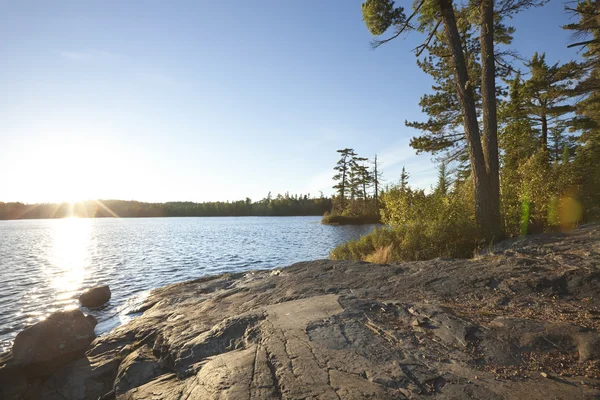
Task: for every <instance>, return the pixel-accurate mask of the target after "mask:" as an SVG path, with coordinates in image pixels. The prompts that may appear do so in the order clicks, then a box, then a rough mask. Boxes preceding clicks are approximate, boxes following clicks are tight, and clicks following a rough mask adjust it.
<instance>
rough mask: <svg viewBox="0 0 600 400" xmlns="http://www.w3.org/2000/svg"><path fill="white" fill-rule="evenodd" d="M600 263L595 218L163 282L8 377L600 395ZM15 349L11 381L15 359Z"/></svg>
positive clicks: (34, 390) (181, 386) (52, 393)
mask: <svg viewBox="0 0 600 400" xmlns="http://www.w3.org/2000/svg"><path fill="white" fill-rule="evenodd" d="M599 266H600V225H599V224H592V225H586V226H583V227H581V228H578V229H576V230H575V231H572V232H570V233H567V234H560V233H559V234H543V235H534V236H529V237H526V238H524V239H522V240H519V241H518V242H515V241H513V242H505V243H500V244H498V245H496V247H494V248H492V249H491V250H490V251H489V252H488V253H487V254H485V255H482V256H478V257H476V258H474V259H470V260H458V259H456V260H455V259H434V260H429V261H420V262H409V263H402V264H398V265H374V264H369V263H365V262H351V261H331V260H316V261H309V262H301V263H296V264H293V265H291V266H289V267H285V268H282V269H276V270H258V271H248V272H240V273H236V274H222V275H216V276H206V277H203V278H199V279H196V280H192V281H187V282H182V283H176V284H172V285H168V286H165V287H162V288H158V289H154V290H153V291H152V292H151V293H150V295H149V297H148V298H147V299H146V301H145V302H144V303H143V305H142V306H141V307H140V309H138V310H137V311H139V312H143V314H142V315H141V316H139V317H136V318H134V319H133V320H131V321H129V322H128V323H126V324H125V325H121V326H119V327H117V328H115V329H114V330H112V331H111V332H109V333H108V334H105V335H102V336H100V337H98V338H97V339H96V340H95V341H94V342H93V343H92V345H91V346H90V349H89V350H88V351H87V353H86V356H84V357H81V358H78V359H77V360H74V361H72V362H70V363H69V364H67V365H65V366H63V367H61V368H59V369H57V370H56V371H54V372H52V373H51V374H50V375H49V376H46V377H44V378H43V379H37V380H33V381H31V380H28V379H27V378H26V376H25V375H19V373H16V375H15V373H14V371H17V370H13V375H12V378H13V379H11V380H10V381H6V380H5V381H4V382H2V384H1V385H0V387H2V390H5V391H7V390H8V389H9V387H8V386H6V385H7V384H10V388H11V389H14V390H13V391H17V392H18V391H19V390H24V391H25V392H26V393H27V396H25V398H30V399H38V398H40V399H41V398H48V399H54V398H57V399H58V398H61V399H63V400H64V399H84V398H100V397H102V398H103V399H109V398H111V399H112V398H115V399H127V400H133V399H142V398H147V397H148V396H150V395H153V396H158V397H157V398H165V399H178V398H180V397H182V396H183V397H184V398H185V396H189V397H188V398H190V399H195V398H198V399H203V398H213V397H217V396H220V397H227V398H231V399H245V398H258V399H267V398H291V399H295V398H306V397H315V398H334V399H335V398H340V399H351V398H366V397H372V398H378V399H388V398H389V399H392V398H403V397H406V398H417V397H419V396H424V395H425V396H433V397H435V398H440V399H446V398H447V399H450V398H465V397H469V396H470V397H476V398H489V399H512V398H527V399H545V398H548V397H549V396H550V395H551V394H552V395H554V396H558V397H561V396H562V397H563V398H580V399H588V398H589V399H592V398H596V397H597V396H599V395H600V368H599V367H600V318H599V317H598V315H600V285H598V282H600V268H599ZM548 342H552V343H555V344H557V346H558V347H557V346H550V345H547V343H548ZM4 357H6V355H4ZM2 359H3V357H0V360H2ZM4 359H5V358H4ZM0 365H1V366H0V382H1V381H2V376H3V373H4V376H6V369H7V366H8V367H10V361H9V362H6V361H4V364H3V362H2V361H0ZM3 394H4V398H7V399H10V398H11V397H10V396H8V395H7V393H3ZM103 396H105V397H103ZM22 397H23V396H22ZM14 398H17V397H14Z"/></svg>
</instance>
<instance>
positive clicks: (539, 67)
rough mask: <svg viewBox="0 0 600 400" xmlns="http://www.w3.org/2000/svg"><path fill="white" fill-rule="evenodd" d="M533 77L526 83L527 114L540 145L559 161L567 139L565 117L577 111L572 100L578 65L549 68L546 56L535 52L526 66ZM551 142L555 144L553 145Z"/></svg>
mask: <svg viewBox="0 0 600 400" xmlns="http://www.w3.org/2000/svg"><path fill="white" fill-rule="evenodd" d="M527 67H528V68H529V72H530V78H529V79H528V80H527V81H526V82H525V86H524V88H523V90H524V92H525V93H524V96H525V97H526V99H527V100H526V104H525V111H526V113H527V114H528V116H529V118H530V119H531V121H532V122H533V126H534V128H535V129H536V130H537V131H538V132H539V145H540V147H541V148H542V149H544V150H546V151H547V152H548V154H550V155H552V159H554V160H559V159H560V155H561V153H562V148H563V146H565V145H567V143H568V141H569V140H568V138H567V137H565V132H566V128H567V126H566V121H565V120H564V118H565V117H567V116H569V115H570V114H571V113H572V112H573V111H574V106H573V105H571V104H570V102H569V100H571V98H572V97H573V93H574V92H573V87H574V85H575V80H576V79H577V78H578V77H579V75H580V74H581V69H580V67H579V65H578V64H577V63H576V62H574V61H572V62H569V63H566V64H563V65H560V64H559V63H556V64H554V65H548V64H547V63H546V55H545V53H542V54H538V53H535V54H534V55H533V57H532V58H531V61H529V62H528V63H527ZM551 142H552V143H551Z"/></svg>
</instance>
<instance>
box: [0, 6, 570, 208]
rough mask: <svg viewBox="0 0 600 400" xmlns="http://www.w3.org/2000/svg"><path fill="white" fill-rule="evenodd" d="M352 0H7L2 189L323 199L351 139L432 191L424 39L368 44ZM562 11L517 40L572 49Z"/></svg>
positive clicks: (558, 51) (537, 19)
mask: <svg viewBox="0 0 600 400" xmlns="http://www.w3.org/2000/svg"><path fill="white" fill-rule="evenodd" d="M360 4H361V1H360V0H352V1H350V0H335V1H334V0H327V1H324V0H304V1H292V0H289V1H288V0H286V1H282V0H269V1H267V0H259V1H245V0H239V1H231V0H229V1H221V0H220V1H201V0H197V1H150V0H148V1H109V0H102V1H92V0H89V1H77V0H73V1H60V0H55V1H41V0H40V1H28V0H19V1H5V0H0V38H1V39H0V52H1V56H0V171H1V175H0V201H23V202H51V201H64V200H82V199H90V198H102V199H109V198H110V199H125V200H131V199H135V200H142V201H172V200H191V201H208V200H235V199H243V198H245V197H246V196H249V197H251V198H252V199H253V200H259V199H261V198H263V197H265V196H266V195H267V193H268V192H269V191H271V192H273V194H276V193H284V192H286V191H289V192H290V193H310V194H311V195H313V196H316V195H318V194H319V190H322V191H323V192H324V193H325V194H330V193H331V192H332V190H331V185H332V183H331V176H332V173H333V171H332V168H333V166H334V165H335V162H336V161H337V154H336V149H339V148H344V147H352V148H354V149H355V150H356V151H357V152H358V153H359V155H361V156H366V157H372V156H374V155H375V154H376V153H377V154H378V155H379V157H380V160H381V162H382V167H383V171H384V178H385V180H386V182H387V183H394V182H396V181H397V180H398V177H399V173H400V169H401V168H402V166H403V165H405V166H406V168H407V170H408V171H409V173H410V174H411V179H410V183H411V184H413V185H414V186H418V187H423V188H429V187H430V186H431V185H432V184H433V183H434V182H435V174H436V167H435V166H434V165H433V164H432V163H431V161H430V156H429V155H421V156H415V153H414V150H412V149H411V148H409V147H408V141H409V139H410V138H411V137H412V136H413V135H415V134H416V133H418V132H417V131H414V130H412V129H410V128H407V127H405V126H404V121H405V120H406V119H408V120H418V119H424V116H423V115H422V114H421V113H420V109H419V106H418V101H419V97H420V96H421V95H422V94H423V93H425V92H427V91H429V90H430V87H431V81H430V79H429V78H428V76H427V75H425V74H424V73H423V72H421V71H420V70H419V69H418V67H417V66H416V63H415V56H414V54H413V53H411V49H412V48H414V47H415V46H416V45H417V44H418V43H419V41H420V40H421V39H422V38H421V37H419V36H418V35H410V36H409V37H408V38H406V40H396V41H394V42H392V43H390V44H388V45H386V46H384V47H381V48H379V49H377V50H372V49H371V48H370V46H369V41H370V40H371V39H372V37H371V36H370V34H369V32H368V31H367V29H366V27H365V26H364V24H363V22H362V18H361V12H360ZM397 4H405V5H408V4H409V2H408V1H397ZM566 22H568V16H567V15H566V14H565V13H564V11H563V4H562V2H561V1H557V0H552V1H551V2H550V3H549V4H548V5H547V6H546V7H544V8H542V9H536V10H530V11H526V12H523V13H522V14H520V15H519V16H518V17H517V18H515V20H514V21H513V23H514V25H515V26H516V28H517V34H516V40H515V42H514V45H513V48H514V49H516V50H518V51H519V52H520V53H521V54H522V55H523V56H526V57H529V56H530V55H531V54H532V53H533V52H534V51H540V52H541V51H546V52H547V54H548V55H547V59H548V60H549V61H557V60H559V59H560V60H562V61H566V60H568V59H570V58H572V57H574V55H575V53H574V52H573V51H571V50H567V49H566V45H567V43H568V42H569V34H568V33H566V32H564V31H562V30H561V29H560V25H562V24H564V23H566Z"/></svg>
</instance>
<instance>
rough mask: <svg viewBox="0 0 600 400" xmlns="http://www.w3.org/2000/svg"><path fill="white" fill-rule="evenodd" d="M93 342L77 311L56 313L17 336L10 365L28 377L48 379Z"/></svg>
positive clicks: (91, 329) (86, 323) (91, 332)
mask: <svg viewBox="0 0 600 400" xmlns="http://www.w3.org/2000/svg"><path fill="white" fill-rule="evenodd" d="M95 338H96V334H95V333H94V327H93V326H92V324H91V323H90V321H89V319H87V318H86V317H85V315H83V313H82V312H81V311H80V310H71V311H60V312H56V313H54V314H51V315H50V316H49V317H48V318H47V319H45V320H44V321H40V322H38V323H37V324H35V325H32V326H30V327H27V328H25V330H23V331H22V332H20V333H19V334H18V335H17V337H16V338H15V342H14V344H13V348H12V363H13V364H14V365H16V366H19V367H22V368H23V369H24V371H25V372H26V374H27V375H28V376H30V377H37V376H44V375H48V374H49V373H51V372H53V371H54V370H56V369H58V368H60V367H61V366H63V365H65V364H67V363H69V362H71V361H73V360H76V359H77V358H80V357H82V356H83V355H84V354H85V351H86V350H87V348H88V346H89V345H90V343H92V341H93V340H94V339H95Z"/></svg>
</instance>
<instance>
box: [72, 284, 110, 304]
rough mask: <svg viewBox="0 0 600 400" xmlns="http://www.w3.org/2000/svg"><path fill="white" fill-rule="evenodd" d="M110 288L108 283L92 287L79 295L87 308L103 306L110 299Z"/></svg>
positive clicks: (80, 300)
mask: <svg viewBox="0 0 600 400" xmlns="http://www.w3.org/2000/svg"><path fill="white" fill-rule="evenodd" d="M110 295H111V293H110V288H109V287H108V286H106V285H104V286H97V287H94V288H91V289H89V290H87V291H86V292H84V293H83V294H82V295H81V296H79V302H80V303H81V305H82V306H84V307H87V308H96V307H100V306H103V305H104V304H106V303H107V302H108V301H109V300H110Z"/></svg>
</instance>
